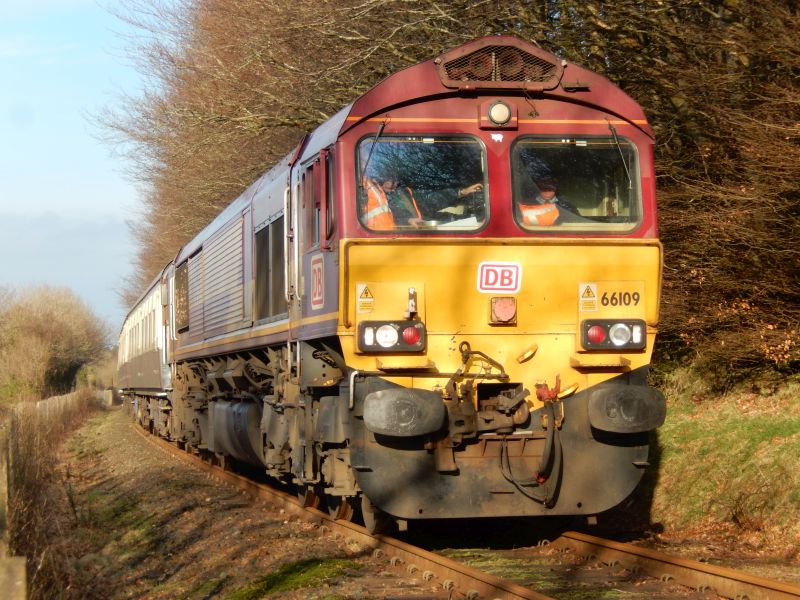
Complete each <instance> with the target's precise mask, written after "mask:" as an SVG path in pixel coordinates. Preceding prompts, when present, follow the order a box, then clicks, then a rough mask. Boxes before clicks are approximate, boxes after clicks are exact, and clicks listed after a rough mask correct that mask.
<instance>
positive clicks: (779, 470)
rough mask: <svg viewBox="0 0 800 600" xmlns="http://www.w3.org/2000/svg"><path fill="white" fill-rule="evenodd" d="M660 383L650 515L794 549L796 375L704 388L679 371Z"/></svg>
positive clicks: (791, 552) (798, 547)
mask: <svg viewBox="0 0 800 600" xmlns="http://www.w3.org/2000/svg"><path fill="white" fill-rule="evenodd" d="M666 387H667V389H666V390H665V392H666V393H667V397H668V399H669V400H668V402H669V404H668V413H667V420H666V423H665V424H664V426H663V427H662V428H661V429H660V430H659V432H658V446H659V447H658V454H659V464H658V481H657V483H656V485H655V487H654V495H653V504H652V514H651V519H652V521H654V522H660V523H662V524H663V525H664V527H665V530H666V531H667V532H670V531H671V532H676V531H686V532H695V533H696V532H702V531H708V530H709V529H711V530H716V531H717V533H723V534H724V533H728V534H730V535H732V536H735V537H736V538H737V540H739V541H740V542H742V543H749V544H752V545H753V546H760V547H769V548H772V549H774V550H777V551H778V552H779V553H781V554H784V555H786V556H788V557H798V556H800V470H798V469H797V457H798V456H800V383H798V382H788V383H786V384H784V385H782V386H781V387H779V388H777V389H775V390H770V391H768V392H758V391H753V390H752V389H747V390H739V391H733V392H729V393H727V394H725V395H724V396H709V395H708V394H707V393H706V390H704V389H703V385H702V382H701V381H698V380H692V379H691V378H687V376H686V374H685V373H680V372H678V373H676V374H675V375H674V376H673V378H672V379H671V382H670V384H669V385H668V386H666Z"/></svg>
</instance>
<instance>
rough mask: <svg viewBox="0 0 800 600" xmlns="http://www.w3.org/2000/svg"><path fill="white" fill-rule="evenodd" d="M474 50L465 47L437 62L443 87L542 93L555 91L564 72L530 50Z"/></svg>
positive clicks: (551, 60) (548, 56) (556, 62)
mask: <svg viewBox="0 0 800 600" xmlns="http://www.w3.org/2000/svg"><path fill="white" fill-rule="evenodd" d="M515 42H517V43H518V44H519V43H521V42H519V41H517V40H515ZM474 48H475V45H474V44H468V45H467V46H465V47H462V48H457V49H455V50H453V51H451V52H448V53H447V54H445V55H443V56H441V57H439V58H437V59H436V64H437V65H438V69H439V76H440V77H441V79H442V83H443V84H444V85H445V86H446V87H455V88H461V89H476V88H525V89H529V90H537V89H538V90H545V89H552V88H554V87H556V86H557V85H558V82H559V81H560V80H561V75H562V74H563V71H564V69H563V66H562V64H561V62H560V61H559V59H558V58H557V57H555V56H553V55H551V54H548V53H547V52H544V51H542V50H539V49H537V48H534V47H532V46H531V47H530V48H519V47H517V46H512V45H498V44H494V45H487V46H484V47H482V48H478V49H474ZM534 52H535V54H534ZM541 55H543V56H541Z"/></svg>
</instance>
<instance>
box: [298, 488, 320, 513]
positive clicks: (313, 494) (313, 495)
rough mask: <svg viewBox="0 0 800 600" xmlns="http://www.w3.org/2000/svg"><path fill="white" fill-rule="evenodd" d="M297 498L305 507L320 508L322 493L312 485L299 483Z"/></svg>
mask: <svg viewBox="0 0 800 600" xmlns="http://www.w3.org/2000/svg"><path fill="white" fill-rule="evenodd" d="M296 490H297V500H298V501H299V502H300V506H302V507H303V508H319V505H320V495H319V494H318V493H317V491H316V490H315V489H314V487H313V486H310V485H302V484H300V485H297V486H296Z"/></svg>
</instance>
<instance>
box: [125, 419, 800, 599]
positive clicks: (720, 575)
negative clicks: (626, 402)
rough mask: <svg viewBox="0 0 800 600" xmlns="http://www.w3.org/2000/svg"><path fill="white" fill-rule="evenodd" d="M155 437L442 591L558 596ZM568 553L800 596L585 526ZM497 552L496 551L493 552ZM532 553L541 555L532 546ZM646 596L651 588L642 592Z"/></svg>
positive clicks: (562, 548)
mask: <svg viewBox="0 0 800 600" xmlns="http://www.w3.org/2000/svg"><path fill="white" fill-rule="evenodd" d="M132 426H133V427H134V429H135V430H136V431H137V432H139V433H140V434H141V435H142V436H144V437H145V438H147V439H148V440H149V441H151V442H152V443H153V444H155V445H157V446H159V447H161V448H164V449H166V450H167V451H169V452H170V453H172V454H174V455H178V456H180V457H181V458H182V459H183V460H185V461H186V462H188V463H190V464H192V465H194V466H195V467H197V468H199V469H201V470H204V471H206V472H208V473H210V474H211V475H213V476H214V477H215V478H217V479H218V480H221V481H225V482H227V483H229V484H232V485H234V486H236V487H238V488H239V489H241V490H243V491H246V492H247V493H249V494H250V495H251V496H253V497H258V498H261V499H264V500H267V501H269V502H271V503H273V504H277V505H279V506H280V507H281V508H283V509H284V510H286V511H287V512H288V513H291V514H294V515H297V516H300V517H302V518H305V519H308V520H311V521H315V522H317V523H324V524H325V525H326V526H327V527H328V528H329V529H330V530H331V531H333V532H334V533H337V534H339V535H342V536H344V537H346V538H347V539H348V540H350V541H351V542H353V543H356V544H358V545H360V546H361V547H364V548H370V549H372V551H373V555H374V556H375V557H376V558H379V559H383V560H385V561H386V563H387V566H389V567H392V568H395V569H403V570H405V571H406V573H408V574H409V575H414V576H418V577H420V578H421V579H423V580H424V581H426V582H430V583H435V584H437V586H441V597H442V598H465V599H467V600H480V599H483V598H485V599H492V600H494V599H497V600H506V599H530V600H539V599H548V598H552V596H548V595H546V594H543V593H540V592H538V591H536V590H533V589H530V588H528V587H525V586H524V585H520V584H518V583H514V582H512V581H509V580H507V579H503V578H501V577H498V576H496V575H493V574H491V573H488V572H486V571H485V570H482V569H477V568H473V567H470V566H468V565H466V564H464V563H463V562H460V561H458V560H453V559H450V558H447V557H445V556H442V555H441V554H438V553H435V552H431V551H428V550H425V549H423V548H419V547H417V546H414V545H412V544H409V543H406V542H404V541H402V540H398V539H395V538H392V537H388V536H382V535H372V534H370V533H369V532H368V531H367V530H366V529H365V528H364V527H361V526H359V525H357V524H355V523H352V522H349V521H345V520H340V519H336V518H334V517H331V516H330V515H328V514H327V513H325V512H322V511H320V510H318V509H317V508H315V507H313V506H306V505H305V504H307V503H309V502H311V498H307V499H306V500H305V502H304V501H303V500H302V499H298V498H297V497H296V496H294V495H292V494H289V493H287V492H284V491H282V490H279V489H276V488H274V487H271V486H269V485H267V484H265V483H261V482H258V481H254V480H253V479H250V478H248V477H246V476H244V475H241V474H238V473H235V472H233V471H230V470H228V469H226V468H225V467H224V466H222V465H217V464H214V463H212V462H210V461H209V460H207V459H205V458H203V457H201V456H199V455H197V454H195V453H193V452H187V451H184V450H183V449H181V448H179V447H178V446H177V445H175V444H173V443H170V442H168V441H166V440H164V439H162V438H159V437H156V436H152V435H148V434H147V433H146V432H145V431H143V430H142V429H141V428H139V427H137V426H135V425H132ZM544 545H549V546H550V547H551V548H552V549H554V550H555V551H557V552H561V553H570V552H571V553H574V555H575V556H576V557H578V559H579V562H580V563H581V564H584V565H588V566H591V565H600V566H606V567H619V568H622V569H625V570H627V571H628V572H629V573H631V574H646V575H647V576H649V577H651V578H654V579H656V580H660V581H661V582H663V583H665V584H672V585H675V584H677V585H680V586H684V587H686V588H688V589H689V590H691V591H693V592H694V593H696V594H697V597H714V596H717V597H722V598H731V599H736V600H745V599H746V600H762V599H764V600H773V599H778V600H785V599H799V598H800V585H795V584H791V583H786V582H781V581H776V580H772V579H767V578H763V577H757V576H754V575H750V574H748V573H744V572H741V571H737V570H734V569H730V568H726V567H721V566H716V565H709V564H706V563H702V562H699V561H695V560H690V559H686V558H682V557H676V556H671V555H667V554H664V553H662V552H658V551H655V550H652V549H648V548H642V547H639V546H635V545H633V544H627V543H620V542H615V541H611V540H607V539H603V538H599V537H595V536H591V535H587V534H584V533H578V532H566V533H563V534H562V535H561V536H559V537H557V538H556V539H554V540H553V541H552V542H549V544H548V543H545V544H543V546H544ZM489 552H491V551H489ZM531 554H534V552H533V551H532V552H531ZM643 597H644V595H643Z"/></svg>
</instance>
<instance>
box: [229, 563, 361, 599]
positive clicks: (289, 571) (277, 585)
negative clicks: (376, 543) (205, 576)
mask: <svg viewBox="0 0 800 600" xmlns="http://www.w3.org/2000/svg"><path fill="white" fill-rule="evenodd" d="M360 568H361V565H359V564H358V563H357V562H355V561H352V560H345V559H341V558H325V559H322V558H307V559H304V560H300V561H297V562H293V563H289V564H287V565H284V566H283V567H281V568H280V569H278V570H277V571H275V572H274V573H270V574H269V575H266V576H264V577H260V578H258V579H256V580H255V581H252V582H251V583H249V584H247V585H246V586H244V587H241V588H239V589H237V590H235V591H233V592H232V593H231V594H230V595H229V596H227V599H228V600H255V599H257V598H263V597H264V596H266V595H267V594H273V593H275V592H290V591H292V590H297V589H301V588H307V587H320V586H322V585H324V584H325V583H329V582H331V581H332V580H334V579H337V578H339V577H343V576H346V575H347V574H348V573H351V572H353V571H356V570H358V569H360Z"/></svg>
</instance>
